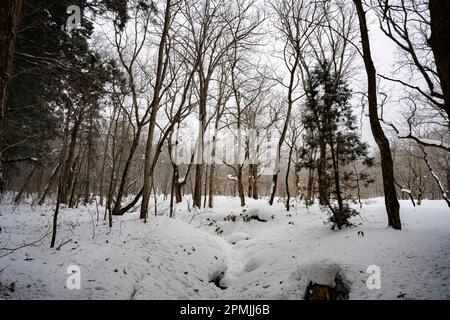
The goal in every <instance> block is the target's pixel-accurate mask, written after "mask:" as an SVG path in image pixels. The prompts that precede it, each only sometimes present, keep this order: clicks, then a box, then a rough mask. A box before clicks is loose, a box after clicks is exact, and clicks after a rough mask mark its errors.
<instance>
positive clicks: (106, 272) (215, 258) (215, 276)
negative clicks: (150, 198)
mask: <svg viewBox="0 0 450 320" xmlns="http://www.w3.org/2000/svg"><path fill="white" fill-rule="evenodd" d="M247 201H248V205H247V207H246V208H244V209H242V208H240V206H239V200H238V199H233V198H228V197H217V198H216V199H215V206H216V208H215V209H213V210H208V209H206V210H203V209H202V210H199V211H198V212H197V211H193V210H190V211H189V210H188V207H187V202H186V201H184V202H183V203H182V204H181V205H179V206H178V207H177V208H176V218H175V219H172V218H168V217H167V216H157V217H151V218H150V219H149V221H148V223H147V224H144V223H143V222H142V221H140V220H139V217H138V213H131V214H126V215H125V216H123V217H118V218H114V225H113V228H112V229H111V230H110V229H109V228H108V225H107V223H106V222H104V221H103V219H102V218H103V212H104V209H103V208H98V210H99V211H98V212H99V215H100V220H99V221H98V222H97V207H96V205H95V204H92V205H89V206H86V207H84V206H82V207H80V208H79V209H63V210H62V211H61V212H60V219H59V230H58V236H57V244H56V247H55V248H54V249H50V248H49V243H50V235H47V236H45V237H44V238H43V239H42V240H41V241H38V242H36V243H34V244H33V245H29V246H25V247H23V248H21V249H19V250H16V251H9V250H7V249H14V248H17V247H19V246H21V245H24V244H29V243H31V242H35V241H36V240H39V239H40V238H42V237H43V236H44V235H45V234H46V233H47V232H48V230H49V227H50V226H51V220H52V215H53V206H51V205H48V204H47V205H43V206H40V207H39V206H35V207H32V206H30V205H27V204H23V205H19V206H15V205H12V204H11V197H10V196H6V197H5V198H4V199H3V201H2V203H1V205H0V227H1V232H0V299H303V297H304V294H305V290H306V287H307V285H308V284H309V282H310V281H313V282H317V283H319V284H324V285H326V284H332V283H333V281H334V275H335V273H336V272H339V274H340V276H341V277H342V278H343V280H344V282H345V284H346V285H347V286H348V287H349V289H350V299H450V210H449V208H448V207H446V205H445V202H441V201H424V202H423V205H422V206H421V207H416V208H414V207H412V204H411V203H410V202H408V201H402V202H401V206H402V209H401V215H402V222H403V229H404V230H402V231H395V230H392V229H390V228H387V227H386V225H387V217H386V213H385V210H384V206H383V199H371V200H367V201H365V205H364V207H363V208H362V209H361V216H359V217H355V218H354V221H353V222H354V223H355V224H356V226H355V227H354V228H350V229H343V230H341V231H331V230H330V227H329V225H327V224H325V223H324V220H325V219H326V214H325V213H323V212H321V211H320V210H319V208H318V207H316V206H313V207H310V208H305V206H304V205H303V204H302V203H298V204H295V205H294V207H293V208H292V209H291V211H290V212H286V210H285V209H284V207H283V204H282V203H276V204H275V205H274V206H273V207H270V206H269V205H268V204H267V200H264V199H261V200H257V201H256V200H251V199H247ZM167 206H168V201H166V202H163V203H161V204H160V207H159V208H158V212H159V213H165V212H167ZM359 231H362V232H363V234H361V232H359ZM61 244H63V245H62V246H61V247H60V248H59V249H58V246H60V245H61ZM373 265H375V266H378V267H379V268H380V270H381V276H380V279H381V288H380V289H374V290H369V289H368V287H367V285H366V280H367V279H368V278H369V276H370V274H368V273H366V271H367V268H368V267H369V266H373ZM69 266H78V267H79V268H80V276H81V278H80V279H81V289H68V288H66V281H67V279H68V277H70V276H71V275H72V274H71V273H70V272H71V270H70V269H69V273H68V267H69Z"/></svg>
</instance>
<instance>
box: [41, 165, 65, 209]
mask: <svg viewBox="0 0 450 320" xmlns="http://www.w3.org/2000/svg"><path fill="white" fill-rule="evenodd" d="M60 167H61V162H59V163H58V165H57V166H56V168H55V169H54V170H53V172H52V175H51V176H50V179H49V180H48V183H47V185H46V186H45V189H44V193H43V194H42V195H41V198H40V199H39V201H38V205H42V204H43V203H44V201H45V198H46V197H47V194H48V192H49V191H50V188H51V187H52V185H53V182H55V179H56V176H57V175H58V173H59V168H60Z"/></svg>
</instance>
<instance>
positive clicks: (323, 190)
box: [317, 139, 328, 206]
mask: <svg viewBox="0 0 450 320" xmlns="http://www.w3.org/2000/svg"><path fill="white" fill-rule="evenodd" d="M322 140H323V139H322ZM319 149H320V150H319V162H318V164H317V176H318V177H317V180H318V183H319V203H320V205H321V206H326V205H327V204H328V179H327V176H326V164H327V162H326V157H327V144H326V142H325V141H320V145H319Z"/></svg>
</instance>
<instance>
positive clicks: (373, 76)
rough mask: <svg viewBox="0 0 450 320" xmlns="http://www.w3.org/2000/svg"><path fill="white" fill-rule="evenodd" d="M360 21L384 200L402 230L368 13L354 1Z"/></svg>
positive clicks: (358, 0)
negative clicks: (379, 114)
mask: <svg viewBox="0 0 450 320" xmlns="http://www.w3.org/2000/svg"><path fill="white" fill-rule="evenodd" d="M353 2H354V3H355V6H356V11H357V14H358V19H359V26H360V32H361V42H362V47H363V59H364V64H365V67H366V72H367V78H368V99H369V118H370V127H371V129H372V134H373V137H374V138H375V141H376V143H377V145H378V147H379V149H380V154H381V170H382V175H383V187H384V199H385V205H386V211H387V215H388V221H389V226H391V227H393V228H394V229H397V230H401V228H402V224H401V221H400V204H399V202H398V199H397V193H396V191H395V183H394V163H393V160H392V153H391V148H390V145H389V140H388V139H387V138H386V135H385V134H384V132H383V128H382V127H381V124H380V120H379V118H378V99H377V72H376V69H375V66H374V63H373V60H372V53H371V49H370V40H369V31H368V29H367V20H366V13H365V11H364V8H363V5H362V2H361V0H353Z"/></svg>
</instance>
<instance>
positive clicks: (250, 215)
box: [242, 208, 274, 222]
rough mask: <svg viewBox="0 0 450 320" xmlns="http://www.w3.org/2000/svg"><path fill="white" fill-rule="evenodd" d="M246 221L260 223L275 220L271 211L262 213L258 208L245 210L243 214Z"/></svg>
mask: <svg viewBox="0 0 450 320" xmlns="http://www.w3.org/2000/svg"><path fill="white" fill-rule="evenodd" d="M242 218H243V219H244V221H251V220H258V221H260V222H267V221H270V220H273V218H274V216H273V214H272V212H271V211H270V210H267V211H261V210H259V209H256V208H251V209H246V210H245V209H244V212H243V213H242Z"/></svg>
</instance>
